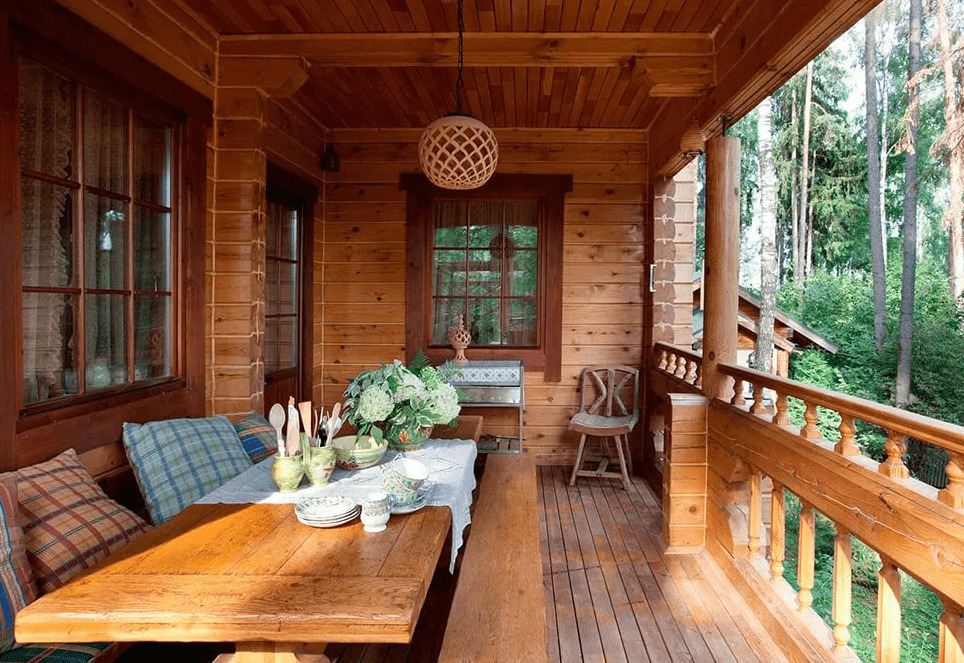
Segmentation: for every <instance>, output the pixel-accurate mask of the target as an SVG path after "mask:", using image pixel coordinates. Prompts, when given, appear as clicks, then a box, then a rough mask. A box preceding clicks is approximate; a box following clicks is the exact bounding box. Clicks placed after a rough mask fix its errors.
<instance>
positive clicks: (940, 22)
mask: <svg viewBox="0 0 964 663" xmlns="http://www.w3.org/2000/svg"><path fill="white" fill-rule="evenodd" d="M937 40H938V42H939V43H940V49H941V51H940V55H941V60H942V63H941V64H942V68H943V70H944V126H945V129H944V135H943V136H942V137H941V140H940V143H941V144H942V145H943V147H944V148H945V149H946V159H947V168H948V174H949V175H948V190H949V194H950V203H949V204H948V207H947V211H946V212H945V213H944V223H945V224H946V225H947V227H948V228H949V229H950V251H949V253H948V277H949V279H950V285H951V294H953V295H954V298H955V299H956V298H958V297H960V296H961V294H962V293H964V228H962V227H961V223H962V218H961V217H962V215H964V197H962V196H964V106H962V105H961V102H960V100H959V99H958V95H957V92H956V88H957V86H956V83H957V81H955V80H954V63H953V59H952V55H953V54H952V51H951V35H950V29H949V27H948V25H947V5H946V3H945V0H937Z"/></svg>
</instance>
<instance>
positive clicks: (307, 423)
mask: <svg viewBox="0 0 964 663" xmlns="http://www.w3.org/2000/svg"><path fill="white" fill-rule="evenodd" d="M298 411H299V412H300V413H301V426H302V427H303V428H304V429H305V435H307V436H308V439H311V436H312V435H313V434H314V431H312V430H311V401H301V402H300V403H298Z"/></svg>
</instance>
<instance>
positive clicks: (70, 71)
mask: <svg viewBox="0 0 964 663" xmlns="http://www.w3.org/2000/svg"><path fill="white" fill-rule="evenodd" d="M0 44H2V46H0V242H2V243H3V245H4V246H8V247H12V251H13V253H14V255H13V256H11V257H12V260H10V261H8V262H7V263H6V264H5V265H4V266H3V267H2V268H0V308H2V309H3V310H4V311H10V312H11V314H10V315H5V316H4V318H3V319H2V320H0V345H2V347H5V348H10V350H9V351H7V352H4V353H0V377H2V379H3V380H4V382H5V383H6V384H8V385H16V387H15V388H10V389H4V390H0V468H4V469H9V468H15V467H22V466H24V465H27V464H30V463H33V462H37V461H40V460H44V459H46V458H49V457H51V456H52V455H55V454H56V453H58V452H59V451H62V450H63V449H64V448H66V447H67V446H72V447H74V448H75V449H77V451H78V452H83V451H85V450H88V449H91V448H94V447H98V446H101V445H103V444H107V443H113V442H116V443H119V441H120V429H121V426H120V424H121V423H122V422H124V421H148V420H152V419H159V418H164V417H171V416H200V415H203V413H204V386H205V373H204V370H205V365H204V363H205V359H204V357H205V353H204V335H205V332H204V315H205V310H204V280H205V276H204V272H205V258H204V239H205V226H206V223H205V213H206V184H207V163H206V161H207V154H206V151H207V150H206V143H207V131H208V127H209V126H210V124H211V119H212V104H211V101H210V99H208V98H206V97H205V96H204V95H203V94H201V93H199V92H197V91H196V90H194V89H192V88H190V87H188V86H187V85H185V84H184V83H183V82H181V81H179V80H177V79H175V78H174V77H173V76H172V75H171V74H169V73H167V72H165V71H164V70H162V69H160V68H159V67H158V66H157V65H154V64H153V63H151V62H149V61H148V60H146V59H145V58H143V57H141V56H139V55H137V54H136V53H133V52H131V51H130V50H129V48H128V47H126V46H125V45H123V44H121V43H120V42H118V41H116V40H115V39H113V38H111V37H109V36H107V35H105V34H104V33H102V32H100V31H99V30H97V29H96V28H94V27H93V26H91V25H89V24H87V23H86V22H84V21H83V20H82V19H80V18H78V17H77V16H75V15H74V14H72V13H70V12H69V11H68V10H66V9H64V8H62V7H59V6H56V5H53V4H47V3H40V4H37V5H36V6H34V5H31V6H29V7H27V6H20V5H18V4H17V3H6V5H5V6H3V7H0ZM21 54H23V55H24V56H26V57H28V58H29V59H31V60H33V61H35V62H38V63H39V64H43V65H45V66H48V67H51V68H52V69H54V70H55V71H57V72H58V73H60V74H62V75H65V76H68V77H70V78H73V79H74V80H76V81H77V83H78V84H81V85H85V86H87V87H89V88H92V89H93V90H95V91H97V92H99V93H101V94H105V95H106V96H108V97H109V98H111V99H113V100H115V101H118V102H120V103H122V104H123V105H124V106H126V107H127V108H128V109H130V110H133V111H135V112H137V113H139V114H140V115H142V116H143V117H145V118H154V119H164V120H165V121H169V120H170V118H171V117H174V118H176V122H177V125H178V126H176V127H175V128H174V132H172V133H175V134H178V135H177V136H174V135H172V175H173V176H174V177H173V178H172V183H171V201H170V202H171V207H172V208H173V211H172V215H171V216H172V218H171V229H172V243H173V245H172V254H171V258H170V259H171V265H170V268H171V286H170V287H171V292H172V311H171V325H172V327H171V333H172V337H171V341H170V361H171V370H172V376H169V377H163V378H157V379H155V380H151V381H144V382H136V383H128V384H127V385H118V386H117V387H114V388H108V389H103V390H97V391H94V392H88V393H85V394H81V395H77V396H67V397H64V398H58V399H51V400H50V401H41V402H39V403H37V404H31V405H30V406H28V407H24V404H23V400H24V398H23V396H24V395H23V390H22V388H21V387H20V385H21V384H22V375H23V359H22V357H21V352H20V350H21V346H22V335H23V330H22V292H23V287H22V274H21V227H20V223H21V216H20V158H19V131H20V128H19V99H18V90H19V80H18V79H19V77H18V73H17V72H18V62H19V57H20V55H21ZM162 100H168V101H162ZM174 104H176V105H174ZM176 173H179V177H177V175H175V174H176ZM129 286H130V287H131V288H133V286H134V284H133V283H131V284H129ZM78 370H84V368H83V367H78Z"/></svg>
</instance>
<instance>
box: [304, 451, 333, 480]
mask: <svg viewBox="0 0 964 663" xmlns="http://www.w3.org/2000/svg"><path fill="white" fill-rule="evenodd" d="M334 471H335V448H334V447H310V448H309V449H308V450H307V455H306V456H305V474H306V475H308V481H310V482H311V485H312V486H324V485H326V484H327V483H328V479H330V478H331V474H332V472H334Z"/></svg>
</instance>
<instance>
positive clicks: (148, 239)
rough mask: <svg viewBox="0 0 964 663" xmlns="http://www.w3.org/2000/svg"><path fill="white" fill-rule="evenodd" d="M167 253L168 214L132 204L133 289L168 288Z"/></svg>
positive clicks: (168, 267)
mask: <svg viewBox="0 0 964 663" xmlns="http://www.w3.org/2000/svg"><path fill="white" fill-rule="evenodd" d="M112 241H113V239H112ZM170 254H171V215H170V214H169V213H167V212H155V211H153V210H149V209H146V208H143V207H140V206H135V207H134V289H135V290H150V291H159V290H160V291H165V290H170V289H171V285H170V283H171V275H170V271H171V270H170Z"/></svg>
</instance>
